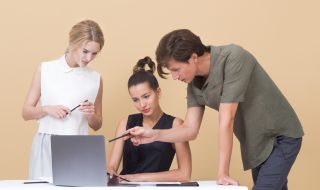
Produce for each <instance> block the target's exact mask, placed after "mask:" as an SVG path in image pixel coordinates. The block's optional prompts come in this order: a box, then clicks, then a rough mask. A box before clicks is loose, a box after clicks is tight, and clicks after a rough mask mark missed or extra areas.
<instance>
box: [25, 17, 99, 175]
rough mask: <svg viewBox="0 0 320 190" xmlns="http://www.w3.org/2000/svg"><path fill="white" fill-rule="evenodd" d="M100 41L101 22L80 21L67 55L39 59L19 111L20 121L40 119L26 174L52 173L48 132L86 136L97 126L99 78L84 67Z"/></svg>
mask: <svg viewBox="0 0 320 190" xmlns="http://www.w3.org/2000/svg"><path fill="white" fill-rule="evenodd" d="M103 45H104V37H103V33H102V30H101V29H100V27H99V25H98V24H97V23H96V22H94V21H91V20H85V21H81V22H79V23H77V24H76V25H74V26H73V27H72V29H71V31H70V33H69V46H68V48H67V50H66V52H65V54H64V55H63V56H61V57H60V58H59V59H56V60H53V61H48V62H43V63H41V64H40V66H39V67H38V69H37V71H36V72H35V74H34V77H33V80H32V83H31V87H30V89H29V92H28V94H27V98H26V100H25V103H24V106H23V110H22V117H23V118H24V120H33V119H35V120H37V121H38V123H39V127H38V131H37V133H36V135H35V137H34V139H33V143H32V148H31V154H30V161H29V178H30V179H38V178H40V177H51V176H52V167H51V141H50V137H51V135H87V134H88V126H90V127H91V128H92V129H93V130H98V129H100V128H101V124H102V78H101V76H100V74H99V73H98V72H96V71H94V70H92V69H90V68H88V67H86V66H87V65H88V64H89V63H90V62H91V61H92V60H93V59H94V58H95V57H96V56H97V54H98V53H99V52H100V50H101V49H102V47H103ZM79 104H80V105H81V106H79V107H78V108H77V109H75V110H72V108H74V107H76V106H77V105H79ZM71 110H72V113H71Z"/></svg>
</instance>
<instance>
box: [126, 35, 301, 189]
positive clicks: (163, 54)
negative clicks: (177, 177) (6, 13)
mask: <svg viewBox="0 0 320 190" xmlns="http://www.w3.org/2000/svg"><path fill="white" fill-rule="evenodd" d="M156 58H157V62H158V67H157V69H158V73H159V75H160V76H161V77H163V78H164V74H167V73H165V72H164V71H163V68H167V69H168V70H170V71H171V75H172V78H173V79H174V80H176V79H178V80H180V81H183V82H186V83H188V97H187V102H188V109H187V113H186V116H185V120H184V123H183V124H182V127H177V128H174V129H169V130H152V129H146V128H141V127H136V128H133V129H131V130H128V132H130V134H131V135H132V138H131V140H132V142H133V143H134V144H135V145H139V144H144V143H150V142H153V141H165V142H181V141H187V140H193V139H195V138H196V136H197V134H198V131H199V129H200V125H201V121H202V117H203V113H204V110H205V106H208V107H210V108H212V109H215V110H217V111H219V138H218V144H219V165H218V173H217V174H218V183H220V184H223V185H238V184H239V182H238V181H237V180H235V179H233V178H231V177H230V175H229V166H230V158H231V152H232V138H233V132H234V133H235V135H236V137H237V138H238V140H239V141H240V145H241V155H242V161H243V166H244V169H245V170H248V169H252V177H253V181H254V187H253V189H254V190H258V189H287V176H288V174H289V171H290V169H291V167H292V165H293V163H294V161H295V159H296V156H297V154H298V153H299V150H300V147H301V142H302V136H303V134H304V133H303V129H302V127H301V124H300V121H299V119H298V117H297V115H296V114H295V112H294V110H293V109H292V107H291V106H290V104H289V103H288V101H287V100H286V98H285V97H284V96H283V94H282V93H281V92H280V90H279V89H278V87H277V86H276V85H275V83H274V82H273V81H272V80H271V78H270V77H269V76H268V75H267V73H266V72H265V71H264V70H263V68H262V67H261V66H260V64H259V63H258V62H257V60H256V59H255V58H254V56H253V55H251V54H250V53H249V52H248V51H246V50H244V49H243V48H241V47H240V46H237V45H226V46H205V45H203V44H202V42H201V40H200V38H199V37H198V36H196V35H195V34H193V33H192V32H191V31H189V30H185V29H183V30H175V31H172V32H170V33H168V34H167V35H165V36H164V37H163V38H162V39H161V41H160V43H159V45H158V48H157V51H156Z"/></svg>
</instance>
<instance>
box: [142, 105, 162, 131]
mask: <svg viewBox="0 0 320 190" xmlns="http://www.w3.org/2000/svg"><path fill="white" fill-rule="evenodd" d="M162 115H163V111H162V110H161V108H159V109H157V110H156V111H155V112H154V113H153V114H152V115H150V116H143V126H144V127H150V128H153V127H154V126H155V125H156V124H157V123H158V121H159V120H160V118H161V117H162Z"/></svg>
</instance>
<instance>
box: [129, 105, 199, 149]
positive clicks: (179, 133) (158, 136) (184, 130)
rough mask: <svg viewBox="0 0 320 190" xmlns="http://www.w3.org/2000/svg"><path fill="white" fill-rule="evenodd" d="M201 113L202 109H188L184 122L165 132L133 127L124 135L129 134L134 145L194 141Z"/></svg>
mask: <svg viewBox="0 0 320 190" xmlns="http://www.w3.org/2000/svg"><path fill="white" fill-rule="evenodd" d="M203 113H204V107H190V108H188V110H187V113H186V116H185V120H184V122H183V123H182V125H181V126H179V127H174V128H171V129H165V130H156V129H155V130H154V129H148V128H144V127H134V128H132V129H129V130H128V131H126V133H130V134H131V141H132V142H133V144H134V145H139V144H147V143H151V142H154V141H162V142H172V143H176V142H185V141H189V140H194V139H195V138H196V137H197V135H198V132H199V129H200V125H201V121H202V117H203ZM127 138H129V137H127Z"/></svg>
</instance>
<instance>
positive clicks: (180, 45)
mask: <svg viewBox="0 0 320 190" xmlns="http://www.w3.org/2000/svg"><path fill="white" fill-rule="evenodd" d="M207 51H209V49H208V47H206V46H205V45H203V44H202V42H201V40H200V38H199V37H198V36H197V35H195V34H194V33H192V32H191V31H190V30H188V29H180V30H174V31H172V32H170V33H168V34H166V35H165V36H164V37H162V39H161V40H160V42H159V45H158V47H157V50H156V60H157V63H158V66H157V71H158V74H159V76H160V77H161V78H166V77H165V76H164V75H167V74H168V73H166V72H164V71H163V68H164V67H166V66H167V62H168V61H169V59H171V58H173V59H174V60H176V61H179V62H184V63H187V62H188V60H189V59H190V57H191V55H192V54H193V53H196V54H197V55H198V56H202V55H203V54H204V53H205V52H207Z"/></svg>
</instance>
